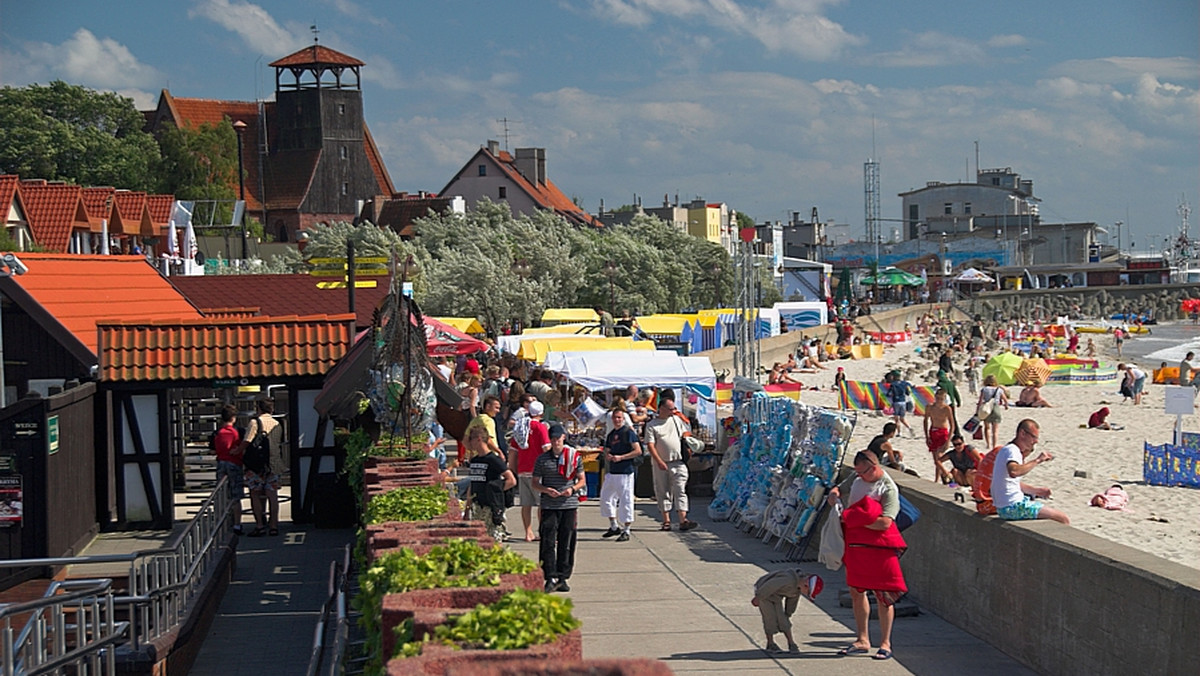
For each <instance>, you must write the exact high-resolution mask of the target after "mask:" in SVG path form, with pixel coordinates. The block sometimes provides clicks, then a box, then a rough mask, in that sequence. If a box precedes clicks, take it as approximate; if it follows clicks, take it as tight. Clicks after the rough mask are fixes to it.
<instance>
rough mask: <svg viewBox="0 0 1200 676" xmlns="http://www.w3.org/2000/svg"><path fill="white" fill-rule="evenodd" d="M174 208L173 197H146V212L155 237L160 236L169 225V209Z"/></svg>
mask: <svg viewBox="0 0 1200 676" xmlns="http://www.w3.org/2000/svg"><path fill="white" fill-rule="evenodd" d="M174 206H175V196H174V195H146V210H147V211H149V212H150V222H151V223H152V224H153V225H154V231H155V234H156V235H159V234H162V232H163V231H164V230H166V228H167V226H168V225H169V224H170V223H171V209H172V208H174Z"/></svg>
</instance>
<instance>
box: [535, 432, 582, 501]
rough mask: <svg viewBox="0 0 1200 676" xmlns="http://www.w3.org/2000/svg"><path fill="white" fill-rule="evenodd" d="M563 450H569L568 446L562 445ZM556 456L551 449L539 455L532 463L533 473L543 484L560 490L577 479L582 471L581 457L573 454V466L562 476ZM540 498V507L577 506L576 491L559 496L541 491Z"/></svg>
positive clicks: (577, 496) (577, 497) (577, 495)
mask: <svg viewBox="0 0 1200 676" xmlns="http://www.w3.org/2000/svg"><path fill="white" fill-rule="evenodd" d="M563 450H564V451H567V450H570V447H569V446H564V447H563ZM558 456H559V454H557V453H555V452H554V451H552V450H551V451H546V452H545V453H542V454H541V455H539V456H538V457H537V459H536V461H535V462H534V465H533V475H534V476H535V477H538V479H539V480H541V482H542V485H543V486H545V487H547V488H553V489H555V490H562V489H564V488H566V487H567V486H570V485H571V484H574V483H577V482H578V481H579V477H580V475H581V474H582V473H583V457H582V456H580V455H575V467H574V468H572V470H571V473H570V474H568V475H567V476H563V475H562V474H561V473H560V472H559V471H558ZM540 500H541V502H540V503H539V504H540V506H541V508H542V509H575V508H577V507H579V494H578V493H572V494H571V495H567V496H559V497H551V496H549V495H546V494H545V493H542V494H541V498H540Z"/></svg>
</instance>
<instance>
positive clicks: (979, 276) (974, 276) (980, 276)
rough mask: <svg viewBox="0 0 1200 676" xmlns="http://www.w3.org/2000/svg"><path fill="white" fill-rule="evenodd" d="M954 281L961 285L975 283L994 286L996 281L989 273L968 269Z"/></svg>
mask: <svg viewBox="0 0 1200 676" xmlns="http://www.w3.org/2000/svg"><path fill="white" fill-rule="evenodd" d="M954 281H956V282H959V283H968V284H970V283H975V284H993V283H995V281H996V280H994V279H992V278H991V277H989V276H988V275H987V273H984V272H981V271H979V270H976V269H975V268H967V269H966V270H963V271H962V272H961V273H959V275H958V276H957V277H955V278H954Z"/></svg>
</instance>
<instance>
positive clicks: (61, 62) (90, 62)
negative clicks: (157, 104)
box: [3, 28, 163, 90]
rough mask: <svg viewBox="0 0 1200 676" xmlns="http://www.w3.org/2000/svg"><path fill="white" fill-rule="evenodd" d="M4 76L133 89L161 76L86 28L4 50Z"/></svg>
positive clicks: (123, 47) (150, 83) (153, 81)
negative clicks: (64, 36) (55, 39)
mask: <svg viewBox="0 0 1200 676" xmlns="http://www.w3.org/2000/svg"><path fill="white" fill-rule="evenodd" d="M3 56H4V61H5V62H8V64H9V65H8V66H6V67H5V70H6V71H8V74H7V75H6V77H5V79H6V80H8V79H10V78H12V76H13V75H15V74H17V73H20V74H21V77H22V78H24V79H25V80H26V82H24V83H22V84H25V83H28V82H36V81H40V80H50V79H62V80H65V81H67V82H71V83H73V84H82V85H86V86H88V87H94V88H96V89H106V90H136V89H137V88H141V87H153V86H154V85H156V84H157V83H159V82H161V81H162V79H163V78H162V75H161V74H160V73H159V72H158V71H157V70H155V69H154V68H153V67H151V66H148V65H146V64H144V63H142V62H141V61H139V60H138V59H137V57H135V56H134V55H133V53H132V52H130V51H129V48H127V47H126V46H125V45H123V44H121V43H119V42H117V41H116V40H113V39H111V38H98V37H96V36H95V35H94V34H93V33H92V32H91V31H89V30H88V29H86V28H80V29H79V30H77V31H75V33H74V34H72V35H71V37H69V38H67V39H66V40H65V41H63V42H62V43H61V44H57V45H52V44H49V43H46V42H29V43H25V44H22V45H21V51H12V52H6V53H5V54H4V55H3Z"/></svg>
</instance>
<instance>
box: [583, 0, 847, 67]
mask: <svg viewBox="0 0 1200 676" xmlns="http://www.w3.org/2000/svg"><path fill="white" fill-rule="evenodd" d="M833 4H840V3H839V2H836V0H834V1H827V0H775V1H774V2H770V3H768V4H766V6H761V7H744V6H743V5H742V4H739V3H737V2H734V1H733V0H592V11H593V13H594V14H596V15H597V16H600V17H601V18H603V19H606V20H608V21H611V22H613V23H619V24H625V25H630V26H636V27H638V28H645V27H647V26H649V25H650V24H651V23H653V22H654V19H655V17H656V16H663V17H665V18H666V19H668V20H670V21H680V20H690V21H699V22H703V23H706V24H708V25H709V26H711V27H713V28H716V29H719V30H723V31H728V32H731V33H735V34H742V35H746V36H749V37H751V38H753V39H754V40H757V41H758V42H759V43H760V44H762V45H763V46H764V47H766V48H767V50H768V51H771V52H779V53H791V54H795V55H797V56H800V57H802V58H805V59H808V60H812V61H829V60H832V59H834V58H835V57H837V56H839V55H840V54H841V53H842V52H843V51H844V50H845V49H846V48H847V47H852V46H856V45H861V44H865V43H866V39H865V38H863V37H861V36H858V35H852V34H850V33H848V32H846V30H845V28H843V27H842V25H841V24H839V23H837V22H835V21H832V20H830V19H829V18H828V17H826V16H824V15H823V14H822V12H823V10H824V9H825V7H827V6H829V5H833Z"/></svg>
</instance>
